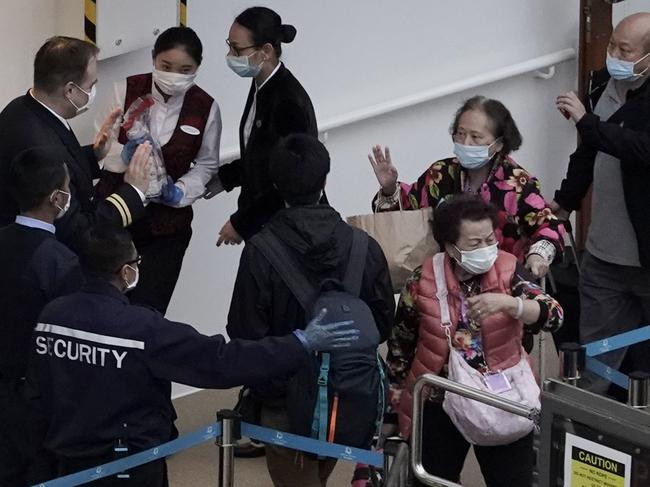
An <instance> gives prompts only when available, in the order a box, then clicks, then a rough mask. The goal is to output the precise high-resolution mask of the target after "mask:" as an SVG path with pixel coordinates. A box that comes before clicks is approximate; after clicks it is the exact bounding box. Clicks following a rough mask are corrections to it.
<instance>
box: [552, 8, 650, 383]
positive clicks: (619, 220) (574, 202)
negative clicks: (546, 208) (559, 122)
mask: <svg viewBox="0 0 650 487" xmlns="http://www.w3.org/2000/svg"><path fill="white" fill-rule="evenodd" d="M607 71H608V74H607V73H597V74H596V75H595V76H594V77H593V80H592V83H591V90H590V100H589V102H590V103H589V104H590V108H592V110H593V112H592V113H587V110H586V109H585V107H584V105H583V104H582V103H581V102H580V100H579V99H578V98H577V97H576V95H575V94H574V93H567V94H565V95H561V96H559V97H558V99H557V102H556V104H557V106H558V108H559V109H560V110H562V111H563V112H564V113H566V114H568V115H569V116H570V117H571V119H572V120H573V121H574V122H575V124H576V128H577V129H578V133H579V134H580V141H581V142H580V145H579V147H578V149H577V150H576V151H575V152H574V153H573V154H572V155H571V158H570V161H569V169H568V172H567V176H566V179H564V181H562V185H561V187H560V189H559V191H557V192H556V193H555V201H554V202H553V205H552V207H553V209H554V210H555V212H556V213H557V214H558V216H560V217H565V218H566V217H568V213H569V212H571V211H573V210H577V209H579V207H580V203H581V201H582V199H583V198H584V196H585V195H586V193H587V190H588V189H589V186H590V185H591V184H592V183H593V197H592V215H591V225H590V228H589V235H588V238H587V252H586V253H585V256H584V258H583V261H582V275H581V282H580V301H581V309H580V341H581V342H582V343H589V342H591V341H594V340H599V339H603V338H607V337H609V336H612V335H616V334H618V333H622V332H625V331H630V330H633V329H635V328H637V327H638V326H639V325H640V324H642V323H643V324H647V323H650V211H648V209H649V208H650V191H649V190H648V181H650V76H649V75H650V13H640V14H634V15H631V16H629V17H626V18H625V19H623V20H622V21H621V22H620V23H619V24H618V25H617V26H616V28H615V29H614V31H613V33H612V37H611V39H610V43H609V48H608V52H607ZM626 350H627V349H619V350H616V351H613V352H609V353H607V354H605V355H602V356H600V357H598V358H599V359H600V360H602V361H603V362H605V363H606V364H607V365H609V366H611V367H612V368H616V369H618V368H619V367H620V366H621V364H622V362H623V358H624V357H625V354H626ZM630 350H631V357H630V358H631V359H632V361H633V362H634V368H636V369H639V370H645V371H650V363H649V362H648V360H649V359H648V355H649V354H648V353H647V351H648V347H647V346H643V345H642V346H640V347H638V346H637V347H633V348H631V349H630ZM590 382H591V386H590V387H591V389H592V390H593V391H595V392H604V391H605V390H606V389H607V387H608V382H607V381H605V380H604V379H596V378H595V377H592V380H591V381H590Z"/></svg>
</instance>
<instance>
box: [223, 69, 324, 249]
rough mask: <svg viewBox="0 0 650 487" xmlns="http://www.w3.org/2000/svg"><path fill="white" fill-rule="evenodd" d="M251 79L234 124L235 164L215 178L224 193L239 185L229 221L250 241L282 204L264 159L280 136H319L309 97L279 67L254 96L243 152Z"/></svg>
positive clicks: (266, 158) (300, 86)
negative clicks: (236, 138)
mask: <svg viewBox="0 0 650 487" xmlns="http://www.w3.org/2000/svg"><path fill="white" fill-rule="evenodd" d="M254 95H255V80H253V82H252V84H251V89H250V91H249V93H248V99H247V100H246V108H245V109H244V114H243V116H242V118H241V122H240V124H239V149H240V154H241V156H240V159H237V160H235V161H233V162H231V163H230V164H225V165H224V166H222V167H221V168H219V179H220V180H221V183H222V184H223V187H224V189H225V190H226V191H231V190H232V189H234V188H236V187H237V186H241V193H240V195H239V200H238V202H237V211H236V212H235V213H233V214H232V215H231V217H230V222H231V223H232V225H233V227H235V230H237V232H238V233H239V234H240V235H241V236H242V237H244V238H245V239H249V238H250V237H252V236H253V235H254V234H255V233H257V232H258V231H259V230H260V229H261V228H262V226H264V224H265V223H266V222H267V221H268V220H269V219H270V218H271V217H272V216H273V214H274V213H275V212H276V211H278V210H279V209H281V208H282V207H283V206H284V201H283V200H282V198H281V197H280V195H279V194H278V192H277V191H276V190H275V189H274V188H273V186H272V185H271V183H270V181H269V154H270V152H271V149H273V147H274V146H275V144H276V143H277V142H278V140H280V139H281V138H282V137H285V136H287V135H289V134H292V133H306V134H309V135H313V136H314V137H317V136H318V128H317V126H316V115H315V114H314V107H313V106H312V103H311V100H310V99H309V95H308V94H307V92H306V91H305V89H304V88H303V87H302V85H301V84H300V83H299V82H298V80H297V79H296V78H295V77H294V76H293V74H291V72H290V71H289V70H288V69H287V68H285V67H284V65H281V66H280V67H279V69H278V71H277V72H276V73H275V74H274V75H273V76H272V77H271V78H270V79H269V80H268V81H267V82H266V84H265V85H264V86H263V87H262V89H260V90H259V92H258V93H257V100H256V109H255V120H254V122H253V126H252V129H251V134H250V137H249V139H248V145H246V147H245V148H244V125H245V124H246V119H247V118H248V113H249V111H250V108H251V105H252V103H253V97H254Z"/></svg>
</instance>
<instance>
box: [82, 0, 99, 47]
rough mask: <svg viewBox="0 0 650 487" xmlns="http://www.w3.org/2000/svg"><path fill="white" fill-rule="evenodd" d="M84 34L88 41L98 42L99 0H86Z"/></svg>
mask: <svg viewBox="0 0 650 487" xmlns="http://www.w3.org/2000/svg"><path fill="white" fill-rule="evenodd" d="M84 34H85V35H86V40H87V41H88V42H92V43H93V44H97V0H84Z"/></svg>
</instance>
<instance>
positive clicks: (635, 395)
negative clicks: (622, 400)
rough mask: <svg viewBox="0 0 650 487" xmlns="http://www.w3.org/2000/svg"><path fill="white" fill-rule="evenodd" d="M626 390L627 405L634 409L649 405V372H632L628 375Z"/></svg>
mask: <svg viewBox="0 0 650 487" xmlns="http://www.w3.org/2000/svg"><path fill="white" fill-rule="evenodd" d="M628 384H629V388H628V390H627V405H628V406H630V407H633V408H636V409H645V408H647V407H648V406H650V397H648V393H649V392H650V374H648V373H646V372H632V373H630V376H629V382H628Z"/></svg>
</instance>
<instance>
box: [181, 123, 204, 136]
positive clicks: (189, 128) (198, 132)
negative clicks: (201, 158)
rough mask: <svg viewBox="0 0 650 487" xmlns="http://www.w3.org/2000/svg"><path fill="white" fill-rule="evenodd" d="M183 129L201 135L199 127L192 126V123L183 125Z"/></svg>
mask: <svg viewBox="0 0 650 487" xmlns="http://www.w3.org/2000/svg"><path fill="white" fill-rule="evenodd" d="M181 130H182V131H183V132H185V133H186V134H190V135H199V134H200V133H201V131H200V130H199V129H197V128H196V127H192V126H191V125H181Z"/></svg>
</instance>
